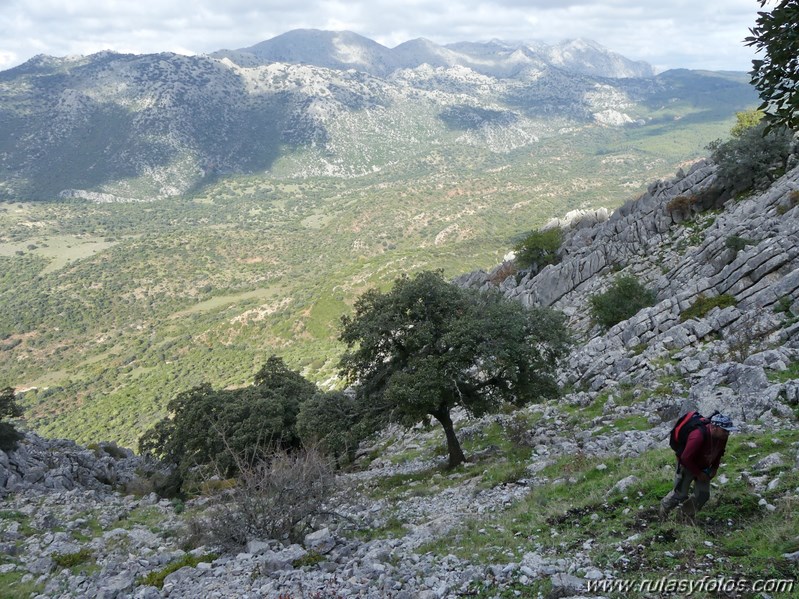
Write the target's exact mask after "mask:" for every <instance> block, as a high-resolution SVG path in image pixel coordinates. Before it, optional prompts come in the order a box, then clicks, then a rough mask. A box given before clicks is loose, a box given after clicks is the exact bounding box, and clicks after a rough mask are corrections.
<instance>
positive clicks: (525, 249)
mask: <svg viewBox="0 0 799 599" xmlns="http://www.w3.org/2000/svg"><path fill="white" fill-rule="evenodd" d="M562 243H563V231H562V230H561V229H559V228H557V227H553V228H551V229H546V230H545V231H532V232H531V233H529V234H528V235H527V237H525V238H524V239H523V240H521V241H520V242H519V243H517V244H516V246H515V248H514V251H515V252H516V264H518V265H519V267H521V268H528V267H530V266H536V267H537V268H538V269H542V268H544V267H545V266H547V265H548V264H556V263H557V262H558V254H557V252H558V250H559V249H560V246H561V244H562Z"/></svg>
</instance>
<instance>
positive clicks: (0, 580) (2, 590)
mask: <svg viewBox="0 0 799 599" xmlns="http://www.w3.org/2000/svg"><path fill="white" fill-rule="evenodd" d="M25 574H26V572H9V573H8V574H0V599H30V597H35V596H36V595H38V594H39V593H41V592H42V590H43V588H44V587H43V585H41V584H37V583H36V581H35V580H30V581H28V582H22V578H23V577H24V576H25Z"/></svg>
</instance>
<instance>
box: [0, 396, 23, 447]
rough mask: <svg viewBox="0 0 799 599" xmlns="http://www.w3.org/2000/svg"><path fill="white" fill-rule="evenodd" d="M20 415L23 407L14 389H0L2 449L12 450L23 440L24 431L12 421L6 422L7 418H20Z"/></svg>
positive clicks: (0, 438)
mask: <svg viewBox="0 0 799 599" xmlns="http://www.w3.org/2000/svg"><path fill="white" fill-rule="evenodd" d="M20 416H22V408H20V407H19V405H17V402H16V399H15V397H14V389H12V388H11V387H6V388H5V389H2V390H0V450H3V451H12V450H14V449H16V447H17V443H18V442H19V441H21V440H22V438H23V435H22V433H20V432H19V431H18V430H17V429H16V428H15V427H14V425H13V424H11V423H10V422H4V420H6V419H7V418H19V417H20Z"/></svg>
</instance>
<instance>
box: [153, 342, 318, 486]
mask: <svg viewBox="0 0 799 599" xmlns="http://www.w3.org/2000/svg"><path fill="white" fill-rule="evenodd" d="M316 392H317V389H316V386H315V385H314V384H313V383H311V382H309V381H307V380H305V379H304V378H303V377H302V376H301V375H300V374H299V373H298V372H295V371H293V370H290V369H289V368H288V367H287V366H286V365H285V364H284V362H283V360H282V359H281V358H278V357H275V356H272V357H270V358H269V359H268V360H267V363H266V365H265V366H264V367H263V368H262V369H261V371H260V372H258V374H256V375H255V384H254V385H251V386H249V387H244V388H242V389H221V390H218V391H215V390H214V389H212V388H211V386H210V385H208V384H203V385H200V386H198V387H195V388H193V389H190V390H189V391H185V392H183V393H179V394H178V395H177V396H176V397H175V398H174V399H173V400H172V401H170V402H169V404H168V405H167V409H168V410H169V412H170V413H171V417H167V418H164V419H163V420H161V421H160V422H159V423H157V424H156V425H155V426H154V427H153V428H152V429H150V430H149V431H148V432H147V433H145V434H144V435H143V436H142V437H141V439H140V440H139V449H140V451H141V452H142V453H152V454H154V455H156V456H158V457H160V458H162V459H164V460H166V461H169V462H172V463H173V464H176V465H177V466H178V469H179V471H180V473H181V474H182V475H184V476H185V474H186V473H187V472H188V471H189V470H190V469H191V468H193V467H195V466H198V465H200V466H210V465H213V466H214V467H215V469H216V470H217V471H218V472H219V473H220V474H222V475H223V476H225V477H231V476H234V475H235V474H236V472H237V466H236V461H235V460H234V456H241V457H243V459H244V460H245V461H249V460H253V459H255V458H257V457H259V456H260V455H263V453H264V452H266V451H269V450H271V449H273V448H275V447H277V448H284V449H289V448H298V447H299V446H300V439H299V436H298V435H297V428H296V423H297V413H298V412H299V409H300V405H301V404H302V403H303V402H304V401H307V400H308V399H310V398H311V397H313V395H314V394H315V393H316Z"/></svg>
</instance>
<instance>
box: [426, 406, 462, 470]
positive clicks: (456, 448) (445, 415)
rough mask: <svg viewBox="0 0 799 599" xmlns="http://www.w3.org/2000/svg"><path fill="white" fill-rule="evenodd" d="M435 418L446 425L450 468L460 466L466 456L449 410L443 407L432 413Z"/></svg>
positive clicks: (445, 432)
mask: <svg viewBox="0 0 799 599" xmlns="http://www.w3.org/2000/svg"><path fill="white" fill-rule="evenodd" d="M431 416H433V418H435V419H436V420H438V421H439V422H440V423H441V426H443V427H444V434H446V435H447V451H448V452H449V464H447V466H448V467H449V468H455V467H456V466H460V465H461V464H462V463H463V462H465V461H466V456H464V455H463V450H462V449H461V444H460V443H459V442H458V437H456V436H455V428H454V427H453V426H452V419H451V418H450V417H449V410H447V409H446V408H442V409H441V410H438V411H436V413H435V414H431Z"/></svg>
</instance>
